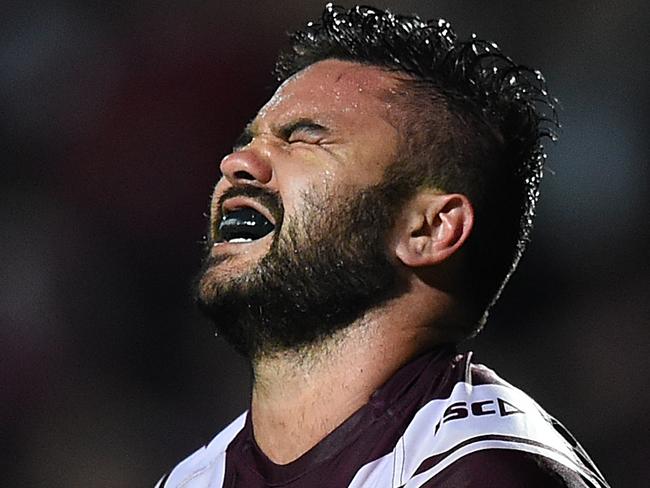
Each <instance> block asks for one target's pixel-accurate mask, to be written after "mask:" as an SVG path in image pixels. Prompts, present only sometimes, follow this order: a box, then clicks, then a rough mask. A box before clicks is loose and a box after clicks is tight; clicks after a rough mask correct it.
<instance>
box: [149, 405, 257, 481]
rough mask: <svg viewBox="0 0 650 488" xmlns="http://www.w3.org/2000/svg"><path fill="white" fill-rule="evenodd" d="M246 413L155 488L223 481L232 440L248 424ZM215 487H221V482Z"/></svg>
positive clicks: (165, 477) (164, 477)
mask: <svg viewBox="0 0 650 488" xmlns="http://www.w3.org/2000/svg"><path fill="white" fill-rule="evenodd" d="M247 413H248V412H244V413H243V414H242V415H240V416H239V417H238V418H237V419H236V420H234V421H233V422H232V423H231V424H230V425H228V426H227V427H226V428H225V429H223V430H222V431H221V432H220V433H219V434H217V436H216V437H215V438H214V439H212V441H210V443H209V444H208V445H206V446H203V447H201V448H200V449H198V450H197V451H196V452H194V453H193V454H191V455H190V456H188V457H187V458H185V459H184V460H183V461H181V462H180V463H179V464H177V465H176V467H174V469H172V470H171V471H170V472H169V473H168V474H166V475H165V476H163V478H162V479H161V480H160V481H159V482H158V483H157V484H156V487H155V488H193V487H194V486H196V487H198V486H213V485H212V484H211V483H214V482H215V481H217V480H219V479H223V476H224V471H225V463H226V450H227V448H228V446H229V445H230V443H231V442H232V440H233V439H234V438H235V436H237V434H238V433H239V432H240V431H241V430H242V428H243V427H244V424H245V422H246V415H247ZM214 486H221V482H219V483H216V484H215V485H214Z"/></svg>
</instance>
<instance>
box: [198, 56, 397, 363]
mask: <svg viewBox="0 0 650 488" xmlns="http://www.w3.org/2000/svg"><path fill="white" fill-rule="evenodd" d="M396 85H397V81H396V80H395V78H394V77H392V76H391V75H390V74H388V73H386V72H384V71H381V70H380V69H378V68H374V67H368V66H362V65H359V64H354V63H349V62H344V61H338V60H327V61H322V62H320V63H317V64H315V65H312V66H310V67H309V68H307V69H305V70H303V71H302V72H300V73H298V74H297V75H295V76H294V77H292V78H290V79H289V80H288V81H287V82H285V83H284V84H283V85H282V86H281V87H280V88H279V89H278V91H277V92H276V93H275V95H274V96H273V97H272V98H271V100H270V101H269V102H268V103H267V104H266V105H265V106H264V107H263V108H262V109H261V110H260V112H259V113H258V115H257V117H256V118H255V120H254V121H253V122H252V123H251V124H250V126H249V127H248V128H247V130H246V132H245V134H244V136H243V138H242V140H241V141H240V142H241V144H238V147H236V149H235V151H234V152H233V153H232V154H230V155H228V156H226V157H225V158H224V159H223V161H222V163H221V171H222V174H223V177H222V178H221V179H220V180H219V182H218V183H217V185H216V187H215V191H214V195H213V199H212V205H211V226H210V229H211V232H210V248H209V253H208V256H207V257H206V260H205V263H204V268H203V270H202V273H201V276H200V279H199V282H198V289H197V296H198V302H199V305H200V306H201V308H202V309H203V310H204V311H205V312H206V313H207V314H208V315H209V316H210V317H211V318H212V319H213V320H214V321H215V323H216V325H217V330H218V331H220V332H221V333H222V334H223V335H225V336H226V338H227V339H229V340H230V341H231V342H233V344H234V345H235V346H236V347H237V348H238V349H239V350H240V351H241V352H243V353H244V354H246V355H249V356H252V357H255V356H258V355H260V354H264V353H272V352H275V351H278V350H282V349H285V348H297V347H301V346H304V345H307V344H310V343H313V342H314V341H316V340H318V339H320V338H323V337H325V336H328V335H331V333H333V332H334V331H335V330H338V329H340V328H343V327H345V325H347V324H349V323H350V322H351V321H353V320H355V319H357V318H359V317H360V316H362V315H363V313H364V312H365V311H367V310H368V309H369V308H372V307H373V306H376V305H377V304H379V303H382V302H383V301H385V300H387V299H389V298H390V297H391V296H394V295H395V294H396V293H398V280H397V273H396V269H395V266H394V264H393V263H392V262H391V259H390V258H389V256H388V253H387V247H386V244H387V236H388V233H389V231H390V229H391V227H392V224H393V220H394V216H395V213H396V210H397V208H396V207H397V206H398V204H399V203H400V200H401V198H402V197H403V194H404V191H403V190H400V191H396V185H397V183H393V182H392V181H390V179H385V178H384V174H385V171H386V169H387V168H388V167H389V166H390V165H391V163H393V162H394V161H395V160H396V158H397V148H398V134H397V130H396V128H395V127H394V126H393V125H391V124H390V123H389V122H388V120H389V118H388V111H389V109H390V105H389V102H387V101H386V100H387V99H388V97H386V93H387V92H388V91H389V90H391V89H393V88H394V87H395V86H396Z"/></svg>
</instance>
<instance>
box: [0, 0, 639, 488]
mask: <svg viewBox="0 0 650 488" xmlns="http://www.w3.org/2000/svg"><path fill="white" fill-rule="evenodd" d="M346 5H349V4H346ZM377 5H378V6H382V7H387V6H390V7H391V8H393V9H394V10H395V11H401V12H406V13H409V12H418V13H420V14H421V15H422V16H424V17H444V18H446V19H447V20H449V21H450V22H451V23H452V25H453V26H454V27H455V28H456V30H457V31H458V33H459V34H460V35H461V36H462V37H465V38H466V37H469V36H470V34H471V33H472V32H475V33H477V35H478V36H479V37H483V38H488V39H491V40H496V41H497V42H498V43H499V45H500V46H501V47H502V49H503V50H504V51H506V52H507V53H509V54H511V55H512V56H513V57H514V58H515V59H517V60H518V61H520V62H523V63H526V64H529V65H532V66H533V67H536V68H539V69H541V70H542V71H543V72H544V73H545V74H546V77H547V79H548V82H549V86H550V88H551V90H552V92H553V93H554V94H555V95H556V96H557V97H558V98H559V99H560V100H561V102H562V106H563V109H562V112H561V113H560V116H561V119H562V123H563V129H562V131H561V137H560V141H559V142H558V143H557V144H556V145H554V146H553V147H551V148H550V159H549V168H548V171H547V173H546V177H545V181H544V184H543V195H542V201H541V206H540V209H539V218H538V222H537V227H536V229H535V232H534V237H533V243H532V245H531V247H530V249H529V252H528V254H527V255H526V256H525V258H524V259H523V261H522V263H521V267H520V269H519V272H518V273H517V274H516V275H515V277H514V279H513V280H512V283H511V285H510V286H509V287H508V288H507V290H506V292H505V295H504V296H503V300H502V301H501V303H500V305H499V306H498V307H497V309H496V310H495V312H494V314H493V317H492V320H491V322H490V323H489V324H488V327H487V329H486V330H485V332H484V333H483V334H482V335H481V336H480V337H479V338H478V339H477V340H476V341H475V343H474V344H472V345H471V347H472V348H473V349H475V350H476V351H477V356H478V359H479V360H481V361H484V362H486V363H487V364H489V365H490V366H492V367H494V368H495V369H497V371H498V372H500V373H501V374H502V375H503V376H505V377H506V378H508V379H509V380H510V381H512V382H514V383H515V384H517V385H519V386H520V387H522V388H523V389H525V390H526V391H527V392H528V393H530V394H531V395H532V396H533V397H534V398H535V399H536V400H538V401H539V402H540V403H541V404H542V405H543V406H544V407H545V408H546V409H547V410H549V411H550V412H551V413H553V414H554V415H555V416H557V417H558V418H559V419H560V420H562V421H563V422H564V423H565V424H566V425H567V426H568V427H569V428H570V429H571V430H572V431H573V433H574V434H575V435H576V436H577V437H578V438H579V439H580V440H581V441H582V443H583V445H584V446H585V447H586V448H587V450H588V451H589V452H590V453H591V455H592V456H593V458H594V459H595V461H596V462H597V464H598V465H599V466H600V467H601V469H602V471H603V472H604V474H605V475H606V476H607V477H608V478H609V480H610V482H611V483H612V485H613V486H616V487H618V486H630V487H635V486H647V476H646V474H645V472H646V471H647V463H648V460H649V459H650V441H649V440H648V434H649V433H650V422H649V421H648V417H647V413H648V408H647V405H648V403H649V402H650V392H649V389H648V386H647V378H646V376H647V375H648V372H649V368H648V365H649V364H648V363H649V361H648V343H649V342H650V341H649V340H648V339H649V334H648V332H647V329H646V323H647V320H646V317H647V316H648V311H649V310H648V309H649V305H648V303H650V290H649V287H648V281H649V280H648V278H649V274H650V272H649V268H648V251H647V247H648V244H650V242H649V241H650V235H649V234H650V233H649V231H648V225H647V217H648V213H649V212H648V210H649V207H650V191H649V187H648V183H649V177H648V176H649V175H648V156H649V151H650V148H649V145H648V143H647V135H646V133H647V131H648V129H649V128H650V127H649V126H650V115H649V114H650V95H649V91H648V86H649V83H650V70H649V65H650V63H649V61H650V60H649V59H648V52H649V51H650V44H648V36H647V26H648V25H650V23H649V22H650V9H648V8H647V3H646V2H642V1H640V0H638V1H628V2H611V1H605V0H602V1H593V2H586V1H574V2H566V1H564V2H559V1H545V2H541V1H521V0H519V1H494V0H493V1H490V2H478V1H458V0H454V1H452V0H449V1H424V0H422V1H415V0H413V1H401V2H400V1H395V2H378V3H377ZM322 6H323V3H321V2H314V1H304V0H302V1H297V0H295V1H286V2H276V1H266V0H265V1H257V2H239V1H233V0H220V1H211V2H208V1H184V2H169V1H167V2H151V1H140V2H123V3H121V4H120V3H114V2H91V1H84V2H81V1H76V2H75V1H71V2H65V1H58V2H47V1H45V0H41V1H38V2H30V1H21V2H15V3H13V2H7V1H5V2H3V3H2V5H1V6H0V25H1V28H0V114H1V117H0V144H1V146H0V147H2V164H1V170H0V171H1V175H2V178H1V182H0V185H1V193H0V202H1V204H0V229H1V234H0V252H1V257H0V261H1V262H0V277H1V281H0V283H1V289H0V320H1V321H2V322H1V328H0V395H1V396H0V428H1V431H0V434H1V442H0V445H2V447H3V451H4V452H3V453H2V456H1V457H0V459H1V461H0V462H1V463H2V465H1V466H0V473H1V474H0V486H2V487H14V486H16V487H18V486H20V487H49V488H55V487H65V488H75V487H89V486H92V487H147V486H152V485H153V484H154V483H155V482H156V481H157V480H158V478H159V477H160V476H161V475H162V474H163V473H164V472H165V471H166V470H168V469H169V468H170V467H171V466H172V465H173V464H174V463H176V462H177V461H178V460H179V459H181V458H182V457H185V456H186V455H188V454H190V453H191V452H193V451H194V450H195V449H196V448H198V447H199V446H200V445H202V444H204V443H205V442H207V441H208V440H209V439H210V438H211V437H212V436H213V435H214V434H215V433H216V432H217V431H219V430H220V429H221V428H222V427H223V426H224V425H225V424H226V423H227V422H229V421H230V420H231V419H233V418H234V417H235V416H236V415H238V414H239V413H240V412H241V411H242V410H243V409H244V408H245V407H246V404H247V395H248V387H249V374H248V371H247V368H246V364H245V362H244V361H243V360H241V359H240V358H239V357H237V356H236V355H235V354H234V353H233V352H231V351H230V350H229V348H228V347H227V346H226V345H224V344H223V343H222V342H221V341H220V340H219V339H215V338H214V337H213V334H212V330H211V327H210V326H209V325H208V324H207V323H206V322H204V321H203V320H202V319H201V318H200V317H199V316H198V314H197V313H196V312H195V311H194V309H193V306H192V300H191V296H190V283H191V280H192V278H193V276H194V274H195V272H196V271H197V268H198V265H199V262H200V258H201V250H202V247H201V240H202V236H203V234H204V229H205V227H206V218H205V212H206V210H207V203H208V198H209V195H210V192H211V189H212V186H213V185H214V183H215V181H216V179H217V177H218V173H217V162H218V161H219V160H220V159H221V157H222V156H223V155H224V154H226V153H227V152H228V151H229V148H230V147H231V144H232V142H233V140H234V139H235V137H236V135H237V134H238V133H239V132H240V130H241V128H242V127H243V125H244V124H245V123H246V122H247V121H248V120H249V119H250V118H251V117H252V116H253V115H254V113H255V112H256V109H257V108H258V107H259V106H260V105H261V104H262V103H263V102H264V101H265V100H266V99H267V98H268V97H269V95H270V94H271V93H272V91H273V85H274V81H273V78H272V76H271V75H270V72H271V69H272V66H273V62H274V57H275V54H276V52H277V50H278V49H279V48H281V47H284V46H285V45H286V41H285V33H286V32H287V31H289V30H293V29H296V28H299V27H301V26H302V25H304V23H305V22H306V21H307V20H309V19H312V18H315V17H316V16H317V15H319V13H320V11H321V9H322ZM3 478H4V479H3Z"/></svg>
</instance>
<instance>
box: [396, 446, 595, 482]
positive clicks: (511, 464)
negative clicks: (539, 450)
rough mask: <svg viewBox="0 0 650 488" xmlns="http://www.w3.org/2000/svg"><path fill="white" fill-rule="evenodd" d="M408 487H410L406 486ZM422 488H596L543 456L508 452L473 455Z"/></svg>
mask: <svg viewBox="0 0 650 488" xmlns="http://www.w3.org/2000/svg"><path fill="white" fill-rule="evenodd" d="M407 486H409V485H407ZM419 486H420V487H422V488H593V486H594V485H593V484H591V483H590V482H588V481H586V480H584V478H582V476H580V475H579V474H578V473H576V472H575V471H573V470H570V469H568V468H566V467H565V466H563V465H562V464H560V463H557V462H555V461H553V460H552V459H549V458H546V457H544V456H538V455H535V454H531V453H527V452H522V451H514V450H507V449H487V450H483V451H478V452H474V453H472V454H470V455H467V456H465V457H463V458H461V459H459V460H458V461H456V462H454V463H453V464H451V465H450V466H448V467H447V468H445V469H444V470H442V471H441V472H439V473H438V474H436V475H435V476H433V477H432V478H430V479H429V480H427V481H425V482H424V483H423V484H421V485H419Z"/></svg>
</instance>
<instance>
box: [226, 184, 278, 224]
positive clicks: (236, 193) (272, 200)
mask: <svg viewBox="0 0 650 488" xmlns="http://www.w3.org/2000/svg"><path fill="white" fill-rule="evenodd" d="M233 197H248V198H250V199H251V200H256V201H258V202H259V203H261V204H262V205H263V206H264V207H265V208H266V209H268V211H269V212H270V213H271V215H272V216H273V219H274V220H275V226H276V227H280V226H281V225H282V219H283V217H284V206H283V205H282V200H281V199H280V196H279V194H278V192H276V191H272V190H269V189H266V188H260V187H257V186H233V187H231V188H228V189H227V190H226V191H224V192H223V194H222V195H221V196H220V197H219V200H218V201H217V209H218V210H217V214H218V215H217V219H216V221H217V222H219V221H220V219H221V217H222V215H221V212H222V210H221V209H222V208H223V204H224V202H225V201H226V200H228V199H229V198H233Z"/></svg>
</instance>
